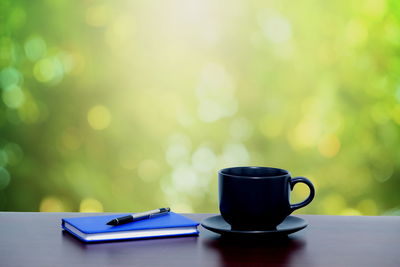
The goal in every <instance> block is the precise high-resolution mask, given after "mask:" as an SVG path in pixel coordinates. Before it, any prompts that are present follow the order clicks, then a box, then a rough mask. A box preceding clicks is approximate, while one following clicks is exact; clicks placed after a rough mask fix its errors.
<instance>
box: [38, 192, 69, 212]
mask: <svg viewBox="0 0 400 267" xmlns="http://www.w3.org/2000/svg"><path fill="white" fill-rule="evenodd" d="M39 211H41V212H63V211H64V204H63V203H62V201H61V200H60V199H58V198H56V197H52V196H48V197H45V198H43V199H42V201H41V202H40V205H39Z"/></svg>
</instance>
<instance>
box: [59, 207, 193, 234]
mask: <svg viewBox="0 0 400 267" xmlns="http://www.w3.org/2000/svg"><path fill="white" fill-rule="evenodd" d="M126 215H129V214H113V215H104V216H90V217H74V218H63V219H62V226H63V225H64V222H67V223H69V224H70V225H72V226H74V227H75V228H77V229H78V230H80V231H81V232H83V233H85V234H98V233H112V232H119V231H136V230H148V229H161V228H176V227H193V226H197V225H199V223H198V222H196V221H193V220H191V219H189V218H187V217H184V216H182V215H180V214H176V213H174V212H170V213H169V214H167V215H162V216H158V217H154V218H150V219H146V220H141V221H136V222H132V223H127V224H122V225H117V226H112V225H107V222H109V221H111V220H112V219H115V218H118V217H122V216H126Z"/></svg>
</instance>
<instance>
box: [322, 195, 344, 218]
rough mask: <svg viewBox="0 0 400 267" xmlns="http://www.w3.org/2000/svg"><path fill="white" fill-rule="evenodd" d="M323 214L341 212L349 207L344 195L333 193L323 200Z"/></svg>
mask: <svg viewBox="0 0 400 267" xmlns="http://www.w3.org/2000/svg"><path fill="white" fill-rule="evenodd" d="M321 205H322V212H323V214H339V213H341V212H343V211H344V210H345V209H346V208H347V203H346V200H345V199H344V197H343V196H342V195H339V194H337V193H331V194H329V195H328V196H326V197H325V198H324V199H323V200H322V202H321Z"/></svg>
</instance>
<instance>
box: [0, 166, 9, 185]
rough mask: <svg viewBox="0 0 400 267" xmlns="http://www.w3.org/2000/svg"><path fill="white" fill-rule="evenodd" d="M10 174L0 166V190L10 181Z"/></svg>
mask: <svg viewBox="0 0 400 267" xmlns="http://www.w3.org/2000/svg"><path fill="white" fill-rule="evenodd" d="M10 179H11V177H10V174H9V173H8V171H7V170H6V169H4V168H3V167H0V190H2V189H4V188H6V187H7V186H8V184H9V183H10Z"/></svg>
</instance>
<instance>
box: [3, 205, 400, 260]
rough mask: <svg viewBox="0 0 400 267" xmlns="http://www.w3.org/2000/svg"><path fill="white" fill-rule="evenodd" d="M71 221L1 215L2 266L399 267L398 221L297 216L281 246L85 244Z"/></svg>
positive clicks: (211, 239) (218, 240) (214, 241)
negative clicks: (64, 225)
mask: <svg viewBox="0 0 400 267" xmlns="http://www.w3.org/2000/svg"><path fill="white" fill-rule="evenodd" d="M86 215H87V214H86ZM186 215H187V216H188V217H190V218H192V219H195V220H198V221H200V220H202V219H203V218H206V217H208V216H210V214H186ZM73 216H85V214H80V213H16V212H0V266H2V267H8V266H40V267H43V266H96V267H100V266H144V267H145V266H152V267H156V266H168V267H175V266H189V267H194V266H207V267H208V266H210V267H212V266H304V267H306V266H307V267H311V266H335V267H337V266H346V267H348V266H362V267H366V266H373V267H383V266H396V267H399V266H400V217H383V216H382V217H367V216H354V217H353V216H352V217H346V216H322V215H299V217H302V218H304V219H306V220H307V221H308V222H309V226H308V227H307V228H306V229H304V230H302V231H300V232H298V233H294V234H292V235H289V236H288V238H284V239H278V240H276V239H275V240H274V239H265V238H263V239H232V238H224V237H221V236H220V235H218V234H214V233H212V232H209V231H207V230H205V229H203V228H202V227H200V235H199V236H198V237H180V238H162V239H148V240H136V241H120V242H108V243H96V244H84V243H82V242H80V241H78V240H77V239H75V238H74V237H72V236H71V235H69V234H68V233H66V232H63V231H62V230H61V228H60V222H61V218H63V217H73Z"/></svg>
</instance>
